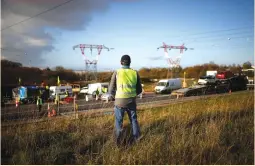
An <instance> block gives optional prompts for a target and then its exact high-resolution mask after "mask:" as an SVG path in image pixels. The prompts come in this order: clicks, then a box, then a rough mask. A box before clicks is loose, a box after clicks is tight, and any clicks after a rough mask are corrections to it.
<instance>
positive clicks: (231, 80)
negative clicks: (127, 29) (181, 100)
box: [2, 71, 254, 104]
mask: <svg viewBox="0 0 255 166" xmlns="http://www.w3.org/2000/svg"><path fill="white" fill-rule="evenodd" d="M142 86H143V84H142ZM247 86H249V87H251V88H254V80H253V79H252V80H248V78H247V77H246V76H245V75H243V74H233V73H232V72H230V71H225V72H219V73H217V71H207V73H206V76H201V77H200V78H199V79H198V82H197V83H194V84H193V85H192V86H190V87H183V82H182V79H180V78H173V79H162V80H159V82H158V83H157V84H156V86H155V88H154V92H155V93H156V94H171V95H182V96H196V95H205V94H215V93H226V92H229V91H238V90H246V89H247ZM108 88H109V83H107V82H105V83H91V84H88V86H86V87H82V88H80V85H79V84H67V85H63V84H62V85H61V86H50V87H49V88H45V87H42V86H20V87H16V88H13V89H12V99H14V100H15V98H17V97H19V99H20V103H22V104H33V103H36V97H37V96H38V95H39V94H40V95H41V97H42V99H43V101H44V102H45V101H54V100H55V98H56V95H59V98H60V100H62V101H64V102H67V103H70V102H72V101H73V99H74V98H73V96H75V95H76V96H83V97H85V96H86V95H87V96H89V97H90V98H96V95H97V91H98V98H99V99H100V100H110V99H112V98H110V96H111V95H110V94H109V92H108ZM39 92H40V93H39ZM67 94H68V95H67ZM143 94H144V90H143V92H142V93H141V94H139V96H138V97H141V96H142V95H143ZM3 102H6V101H3V100H2V104H3Z"/></svg>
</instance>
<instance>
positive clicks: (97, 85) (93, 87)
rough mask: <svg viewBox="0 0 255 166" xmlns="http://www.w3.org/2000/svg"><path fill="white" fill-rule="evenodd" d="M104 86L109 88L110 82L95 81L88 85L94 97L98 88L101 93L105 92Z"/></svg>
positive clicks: (89, 91) (89, 92)
mask: <svg viewBox="0 0 255 166" xmlns="http://www.w3.org/2000/svg"><path fill="white" fill-rule="evenodd" d="M102 87H104V88H107V90H108V87H109V83H94V84H89V85H88V94H90V95H92V96H93V97H95V96H96V90H97V89H98V91H99V94H100V95H101V94H103V92H102Z"/></svg>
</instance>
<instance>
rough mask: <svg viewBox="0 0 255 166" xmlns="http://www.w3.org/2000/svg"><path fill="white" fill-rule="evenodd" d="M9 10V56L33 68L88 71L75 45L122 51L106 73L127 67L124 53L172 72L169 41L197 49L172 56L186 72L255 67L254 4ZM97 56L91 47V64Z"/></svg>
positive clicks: (92, 0) (4, 35)
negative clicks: (201, 67)
mask: <svg viewBox="0 0 255 166" xmlns="http://www.w3.org/2000/svg"><path fill="white" fill-rule="evenodd" d="M63 3H64V4H63ZM59 4H63V5H62V6H60V7H58V8H55V9H54V10H51V11H48V12H45V13H43V14H41V15H38V16H35V15H37V14H38V13H41V12H43V11H45V10H47V9H52V8H53V7H55V6H56V5H59ZM1 9H2V13H1V14H2V17H1V23H2V24H1V29H2V30H1V39H2V42H1V48H2V50H1V58H2V59H9V60H14V61H19V62H21V63H22V64H24V65H25V66H26V65H29V66H38V67H51V68H53V67H55V66H63V67H65V68H70V69H74V70H84V69H85V63H84V57H83V55H82V54H81V50H80V49H79V48H76V49H75V50H73V46H75V45H78V44H97V45H105V46H106V47H109V48H114V49H113V50H110V51H108V50H106V49H103V50H102V52H101V54H100V56H99V61H98V64H97V68H98V70H100V71H102V70H115V69H117V68H119V67H121V66H120V58H121V56H122V55H124V54H128V55H130V57H131V67H132V68H134V69H136V70H138V69H140V68H142V67H169V64H168V63H167V59H166V57H165V56H164V55H165V54H164V49H157V48H158V47H160V46H162V45H163V44H162V43H163V42H165V43H166V44H167V45H176V46H178V45H182V44H183V43H184V44H185V46H186V47H187V48H194V50H189V49H188V50H187V51H184V53H183V54H181V55H180V50H174V49H171V50H168V57H169V58H172V59H173V60H175V59H176V58H178V57H179V58H180V65H181V66H182V67H188V66H193V65H198V64H204V63H209V62H214V63H216V64H226V65H229V64H243V63H244V62H246V61H250V62H252V63H253V64H254V1H253V0H157V1H155V0H73V1H71V2H68V1H67V0H55V1H50V0H44V1H41V0H33V1H32V0H4V1H2V4H1ZM31 16H32V17H33V18H31V19H29V20H25V19H28V18H30V17H31ZM34 16H35V17H34ZM22 20H25V21H24V22H22V23H18V22H20V21H22ZM15 23H18V24H16V25H13V24H15ZM10 25H13V26H11V27H8V26H10ZM96 55H97V50H96V49H95V50H92V53H91V52H90V49H85V56H86V57H87V58H88V59H89V60H94V59H95V58H96Z"/></svg>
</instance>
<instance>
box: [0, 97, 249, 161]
mask: <svg viewBox="0 0 255 166" xmlns="http://www.w3.org/2000/svg"><path fill="white" fill-rule="evenodd" d="M138 120H139V123H140V126H141V132H142V134H143V138H142V139H141V141H140V142H139V143H137V144H135V145H133V146H128V145H126V142H125V140H124V143H123V147H122V148H121V149H118V148H117V147H116V146H115V144H114V141H113V129H114V117H113V116H111V115H107V116H103V117H95V118H85V117H84V118H80V119H79V120H76V121H75V120H68V119H66V120H63V119H55V120H52V121H46V122H43V123H37V124H27V125H24V126H12V127H4V128H3V127H2V164H82V165H84V164H105V165H107V164H193V165H196V164H217V165H221V164H229V165H230V164H242V165H251V164H254V94H253V92H240V93H233V94H231V95H228V96H221V97H212V98H208V99H201V100H196V101H192V102H186V103H183V104H171V105H169V106H167V107H162V108H151V109H148V110H139V112H138ZM128 123H129V122H128V118H127V116H126V117H125V121H124V131H125V133H126V138H128V135H129V134H128V133H130V128H129V127H128Z"/></svg>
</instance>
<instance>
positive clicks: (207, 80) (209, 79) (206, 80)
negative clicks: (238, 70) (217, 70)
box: [197, 75, 216, 85]
mask: <svg viewBox="0 0 255 166" xmlns="http://www.w3.org/2000/svg"><path fill="white" fill-rule="evenodd" d="M215 82H216V78H215V77H214V76H210V75H209V76H202V77H200V78H199V80H198V82H197V83H198V84H199V85H204V84H210V83H215Z"/></svg>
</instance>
